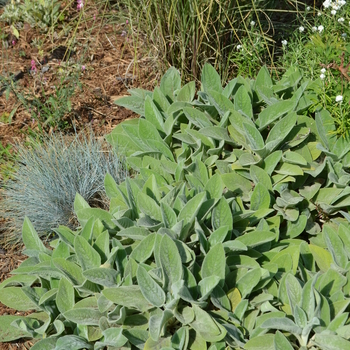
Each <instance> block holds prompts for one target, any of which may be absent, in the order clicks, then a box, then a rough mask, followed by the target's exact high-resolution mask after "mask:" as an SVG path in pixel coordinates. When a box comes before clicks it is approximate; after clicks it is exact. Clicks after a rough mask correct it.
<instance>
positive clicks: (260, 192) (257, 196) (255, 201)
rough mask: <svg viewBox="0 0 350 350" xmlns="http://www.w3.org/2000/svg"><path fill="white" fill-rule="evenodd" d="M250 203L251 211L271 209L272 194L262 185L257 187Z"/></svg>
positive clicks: (259, 184)
mask: <svg viewBox="0 0 350 350" xmlns="http://www.w3.org/2000/svg"><path fill="white" fill-rule="evenodd" d="M250 202H251V203H250V210H259V209H268V208H269V207H270V193H269V191H268V190H267V188H266V187H265V186H264V185H263V184H262V183H258V184H257V185H256V186H255V188H254V191H253V194H252V197H251V199H250Z"/></svg>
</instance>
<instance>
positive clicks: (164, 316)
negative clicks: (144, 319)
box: [149, 309, 173, 349]
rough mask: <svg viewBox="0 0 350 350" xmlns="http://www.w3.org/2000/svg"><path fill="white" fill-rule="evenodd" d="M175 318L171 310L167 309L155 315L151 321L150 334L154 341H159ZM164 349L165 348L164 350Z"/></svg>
mask: <svg viewBox="0 0 350 350" xmlns="http://www.w3.org/2000/svg"><path fill="white" fill-rule="evenodd" d="M172 316H173V313H172V312H171V311H170V310H169V309H165V310H164V311H161V312H160V313H157V314H154V315H152V316H151V317H150V319H149V334H150V336H151V338H152V340H154V341H158V340H159V338H160V334H161V332H162V329H163V327H165V325H166V323H167V322H168V321H169V320H170V318H171V317H172ZM162 349H163V348H162Z"/></svg>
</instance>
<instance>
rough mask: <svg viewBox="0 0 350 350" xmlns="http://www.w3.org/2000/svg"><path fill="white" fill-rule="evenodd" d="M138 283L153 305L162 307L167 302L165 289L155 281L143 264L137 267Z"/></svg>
mask: <svg viewBox="0 0 350 350" xmlns="http://www.w3.org/2000/svg"><path fill="white" fill-rule="evenodd" d="M136 276H137V283H138V285H139V286H140V289H141V292H142V294H143V296H144V297H145V299H147V300H148V301H149V302H150V303H151V304H152V305H154V306H157V307H161V306H162V305H163V304H164V303H165V293H164V291H163V289H162V288H161V287H160V286H159V285H158V284H157V283H156V282H155V281H154V279H153V278H152V277H151V276H150V275H149V274H148V272H147V271H146V270H145V268H144V267H142V266H141V265H139V266H138V268H137V274H136Z"/></svg>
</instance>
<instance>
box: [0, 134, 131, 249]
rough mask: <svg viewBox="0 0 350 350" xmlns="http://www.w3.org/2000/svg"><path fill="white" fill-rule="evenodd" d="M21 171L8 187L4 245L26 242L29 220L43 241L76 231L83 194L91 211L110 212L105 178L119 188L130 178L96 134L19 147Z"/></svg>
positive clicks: (1, 205)
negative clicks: (63, 230) (57, 232)
mask: <svg viewBox="0 0 350 350" xmlns="http://www.w3.org/2000/svg"><path fill="white" fill-rule="evenodd" d="M17 148H18V170H17V172H16V173H15V174H14V175H13V178H12V179H11V180H9V181H7V182H6V183H5V184H4V190H3V193H2V197H3V199H2V201H1V203H0V214H1V215H2V216H3V217H4V218H5V219H6V225H5V226H6V227H5V230H3V231H4V232H3V233H2V235H1V236H0V241H2V242H3V244H5V245H7V246H8V245H12V244H17V243H19V242H20V241H21V232H22V225H23V220H24V217H25V216H27V217H28V218H29V219H30V220H31V222H32V223H33V225H34V227H35V229H36V230H37V231H38V233H39V235H40V236H41V237H44V236H48V235H49V234H50V232H52V231H51V229H52V228H55V227H57V226H58V225H67V226H68V227H71V228H73V227H74V226H76V223H77V221H76V220H75V214H74V209H73V202H74V198H75V195H76V193H79V194H80V195H81V196H82V197H83V198H84V199H85V200H86V201H87V202H88V203H89V204H90V205H91V206H94V207H102V208H104V207H106V205H107V204H108V203H107V196H106V195H105V190H104V185H103V183H104V177H105V175H106V173H109V174H111V175H112V176H113V178H114V179H115V181H116V182H117V183H119V182H121V181H122V180H123V179H125V177H126V169H125V167H124V165H123V162H122V161H121V160H120V158H118V155H117V154H116V153H115V152H114V151H112V150H111V149H110V148H108V146H107V145H106V144H105V143H104V140H102V139H96V138H95V137H94V136H93V135H92V134H91V133H90V134H89V135H88V136H86V135H82V134H81V135H76V136H73V137H70V138H67V137H66V136H63V135H62V134H56V135H52V136H50V137H47V138H45V139H44V140H43V142H42V143H33V145H32V147H25V146H18V147H17Z"/></svg>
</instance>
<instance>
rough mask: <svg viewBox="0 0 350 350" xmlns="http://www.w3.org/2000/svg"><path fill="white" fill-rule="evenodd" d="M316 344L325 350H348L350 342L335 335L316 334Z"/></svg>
mask: <svg viewBox="0 0 350 350" xmlns="http://www.w3.org/2000/svg"><path fill="white" fill-rule="evenodd" d="M314 342H315V343H316V345H318V346H320V347H321V348H322V349H324V350H348V349H349V348H350V341H348V340H346V339H344V338H342V337H340V336H339V335H335V334H326V333H325V334H322V333H320V334H316V336H315V340H314Z"/></svg>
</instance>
